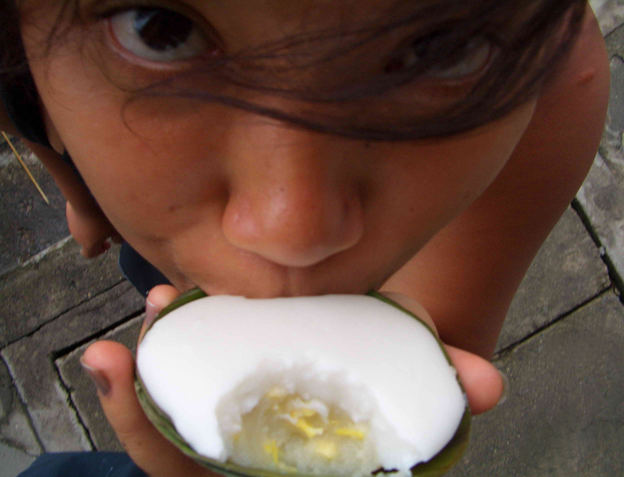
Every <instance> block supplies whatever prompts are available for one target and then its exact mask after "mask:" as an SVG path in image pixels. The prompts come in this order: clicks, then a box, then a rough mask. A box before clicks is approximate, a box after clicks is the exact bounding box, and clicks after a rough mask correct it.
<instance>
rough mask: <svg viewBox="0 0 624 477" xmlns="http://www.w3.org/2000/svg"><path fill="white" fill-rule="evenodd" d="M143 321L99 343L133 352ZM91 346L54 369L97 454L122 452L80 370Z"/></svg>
mask: <svg viewBox="0 0 624 477" xmlns="http://www.w3.org/2000/svg"><path fill="white" fill-rule="evenodd" d="M143 318H144V315H141V316H138V317H137V318H134V319H132V320H131V321H129V322H127V323H124V324H123V325H121V326H119V327H118V328H115V329H114V330H112V331H111V332H109V333H107V334H106V335H104V336H102V337H100V339H106V340H112V341H117V342H119V343H123V344H124V345H126V347H128V348H129V349H131V350H132V351H133V352H134V351H135V350H136V341H137V338H138V336H139V330H140V327H141V323H142V322H143ZM91 343H92V342H89V343H86V344H84V345H82V346H80V347H79V348H77V349H75V350H74V351H72V352H70V353H69V354H67V355H64V356H62V357H60V358H58V359H57V360H56V366H57V367H58V369H59V373H60V376H61V378H62V379H63V382H64V383H65V387H66V388H67V389H69V390H70V396H71V399H72V402H73V404H74V406H75V408H76V411H77V412H78V415H79V416H80V420H81V422H82V423H83V424H84V425H85V427H86V428H87V429H88V431H89V435H90V437H91V441H92V442H93V444H94V446H95V448H96V449H97V450H106V451H122V450H123V447H122V446H121V444H120V443H119V441H118V440H117V437H116V436H115V433H114V432H113V430H112V428H111V427H110V425H109V424H108V421H106V418H105V417H104V413H103V412H102V409H101V408H100V405H99V401H98V398H97V394H96V391H95V388H94V386H93V384H92V383H91V382H90V380H89V378H88V377H87V376H86V375H85V373H84V372H83V370H82V367H81V366H80V357H81V356H82V354H83V353H84V351H85V350H86V348H87V347H88V346H89V345H90V344H91Z"/></svg>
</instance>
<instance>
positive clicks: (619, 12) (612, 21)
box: [589, 0, 624, 35]
mask: <svg viewBox="0 0 624 477" xmlns="http://www.w3.org/2000/svg"><path fill="white" fill-rule="evenodd" d="M589 3H590V5H591V6H592V8H593V9H594V12H595V13H596V17H597V18H598V21H599V22H600V29H601V30H602V32H603V33H604V34H605V35H607V34H609V33H610V32H611V31H613V30H614V29H615V28H617V27H618V26H619V25H621V24H622V22H624V1H623V0H589Z"/></svg>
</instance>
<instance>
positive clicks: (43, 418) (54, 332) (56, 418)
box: [1, 282, 144, 451]
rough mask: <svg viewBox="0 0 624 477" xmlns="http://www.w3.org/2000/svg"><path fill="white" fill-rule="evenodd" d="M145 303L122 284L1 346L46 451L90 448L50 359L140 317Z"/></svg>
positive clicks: (131, 289) (127, 286)
mask: <svg viewBox="0 0 624 477" xmlns="http://www.w3.org/2000/svg"><path fill="white" fill-rule="evenodd" d="M143 305H144V300H143V298H142V297H141V296H140V295H139V294H138V293H137V292H136V290H135V289H134V288H133V287H132V286H131V285H130V284H129V283H127V282H123V283H121V284H119V285H117V286H115V287H113V288H112V289H111V290H108V291H106V292H104V293H102V294H100V295H97V296H95V297H93V298H91V299H90V300H89V301H88V302H86V303H84V304H83V305H81V306H79V307H76V308H74V309H72V310H70V311H69V312H67V313H65V314H63V315H61V316H60V317H58V318H57V319H55V320H53V321H52V322H50V323H48V324H46V325H44V326H43V327H42V328H41V329H39V330H38V331H37V332H36V333H34V334H32V335H30V336H27V337H25V338H22V339H20V340H19V341H16V342H15V343H13V344H11V345H9V346H7V347H6V348H5V349H4V350H2V353H1V354H2V357H3V358H4V360H5V362H6V363H7V365H8V367H9V370H10V372H11V376H12V377H13V380H14V382H15V385H16V387H17V389H18V391H19V393H20V396H21V398H22V400H23V402H24V403H25V405H26V406H27V408H28V412H29V414H30V417H31V420H32V423H33V426H34V429H35V432H36V434H37V436H38V438H39V440H40V441H41V443H42V444H43V447H44V449H45V450H46V451H62V450H77V449H90V448H91V447H92V445H91V442H90V441H89V439H88V435H87V433H86V432H85V430H84V428H83V426H82V425H81V423H80V421H79V418H78V416H77V415H76V412H75V410H74V409H73V408H72V407H71V406H70V405H69V404H68V403H69V396H68V393H67V390H66V389H65V388H64V387H63V385H62V383H61V381H60V380H59V375H58V372H57V368H56V366H55V364H54V359H55V358H56V357H58V356H60V355H63V354H66V353H67V352H68V350H70V349H74V348H76V347H77V346H79V345H80V344H82V343H84V342H86V341H89V340H91V339H94V338H96V337H97V336H99V335H101V334H102V333H104V332H106V331H107V330H110V329H113V328H115V327H117V326H119V325H120V324H121V323H123V322H125V321H127V320H128V319H130V318H132V317H134V316H136V315H138V314H139V312H140V311H141V310H142V309H143Z"/></svg>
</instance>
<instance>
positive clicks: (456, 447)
mask: <svg viewBox="0 0 624 477" xmlns="http://www.w3.org/2000/svg"><path fill="white" fill-rule="evenodd" d="M368 295H369V296H372V297H373V298H377V299H378V300H381V301H383V302H385V303H387V304H389V305H391V306H394V307H395V308H398V309H400V310H401V311H403V312H404V313H407V314H408V315H409V316H411V317H413V318H414V319H416V320H418V321H419V322H421V323H422V324H423V325H424V326H425V327H426V328H427V329H428V330H429V331H430V332H431V334H432V336H433V337H434V338H435V339H436V341H437V342H438V344H439V346H440V349H441V350H442V352H443V353H444V356H445V358H446V360H447V361H448V363H449V364H451V365H452V363H451V359H450V357H449V355H448V354H447V352H446V350H445V349H444V346H443V345H442V342H441V341H440V340H439V338H438V337H437V336H436V334H435V333H434V332H433V331H432V330H431V328H429V326H428V325H427V324H426V323H425V322H424V321H423V320H422V319H420V318H419V317H418V316H416V315H414V314H413V313H412V312H411V311H409V310H407V309H405V308H403V307H402V306H401V305H399V304H397V303H395V302H394V301H392V300H390V299H389V298H387V297H385V296H384V295H382V294H380V293H377V292H370V293H368ZM205 296H207V295H206V294H205V293H204V292H203V291H201V290H199V289H194V290H190V291H188V292H186V293H184V294H182V295H180V296H179V297H178V298H177V299H176V300H175V301H174V302H173V303H171V304H170V305H169V306H167V307H166V308H164V309H163V310H162V311H161V312H160V314H159V315H158V317H157V318H156V319H155V320H154V322H153V323H152V324H151V325H150V327H151V326H153V324H154V323H155V322H156V321H158V320H160V319H161V318H163V317H164V316H165V315H167V314H168V313H170V312H172V311H173V310H175V309H177V308H180V307H181V306H184V305H186V304H187V303H189V302H191V301H194V300H197V299H199V298H203V297H205ZM148 329H149V327H148ZM146 332H147V331H146ZM458 382H459V385H460V386H461V382H460V381H459V379H458ZM134 384H135V390H136V394H137V398H138V400H139V403H140V404H141V407H142V408H143V411H144V412H145V414H146V416H147V418H148V419H149V420H150V421H151V422H152V424H154V426H155V427H156V428H157V429H158V430H159V431H160V433H161V434H162V435H163V436H165V437H166V438H167V439H168V440H169V441H170V442H171V443H173V444H174V445H175V446H176V447H177V448H178V449H180V450H181V451H182V452H183V453H184V454H186V455H187V456H189V457H191V458H192V459H194V460H195V461H196V462H198V463H199V464H201V465H203V466H205V467H208V468H210V469H212V470H214V471H215V472H217V473H220V474H222V475H227V476H232V477H275V476H281V475H288V476H291V477H292V476H293V475H297V476H298V477H318V476H308V475H304V474H292V473H291V474H282V473H279V472H275V471H268V470H263V469H253V468H249V467H243V466H239V465H236V464H234V463H230V462H220V461H217V460H214V459H210V458H208V457H205V456H202V455H200V454H198V453H197V452H195V451H194V450H193V449H192V447H191V446H190V445H189V444H188V442H186V441H185V440H184V439H183V438H182V437H181V436H180V435H179V434H178V433H177V432H176V430H175V427H174V425H173V423H172V422H171V420H170V419H169V417H168V416H167V415H166V414H165V413H163V412H162V411H161V410H160V409H159V408H158V406H157V405H156V403H155V402H154V400H153V399H152V398H151V396H150V395H149V393H148V392H147V390H146V388H145V385H144V384H143V381H142V380H141V377H140V376H139V374H138V372H137V373H136V374H135V383H134ZM462 390H463V386H462ZM471 418H472V416H471V413H470V408H469V407H468V405H466V409H465V411H464V414H463V416H462V419H461V421H460V423H459V426H458V427H457V430H456V431H455V435H454V436H453V438H452V439H451V440H450V441H449V442H448V444H446V446H444V448H443V449H442V450H441V451H440V452H439V453H438V454H436V455H435V456H434V457H433V458H432V459H430V460H429V461H428V462H423V463H421V464H417V465H415V466H414V467H412V469H411V471H412V477H437V476H440V475H443V474H445V473H446V472H448V471H449V470H450V469H451V468H452V467H453V466H454V465H455V464H456V463H457V462H458V461H459V459H460V458H461V457H462V455H463V454H464V452H465V450H466V448H467V447H468V441H469V439H470V423H471ZM384 474H389V475H392V474H391V473H390V472H379V473H377V474H376V475H384Z"/></svg>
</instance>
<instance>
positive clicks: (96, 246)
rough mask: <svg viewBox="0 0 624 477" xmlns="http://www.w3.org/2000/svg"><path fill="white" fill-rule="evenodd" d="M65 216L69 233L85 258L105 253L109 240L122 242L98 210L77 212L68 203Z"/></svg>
mask: <svg viewBox="0 0 624 477" xmlns="http://www.w3.org/2000/svg"><path fill="white" fill-rule="evenodd" d="M65 215H66V217H67V225H68V227H69V232H70V233H71V234H72V236H73V237H74V239H75V240H76V242H78V244H79V245H80V246H81V247H82V248H81V250H80V253H81V254H82V255H83V256H84V257H86V258H93V257H96V256H98V255H100V254H102V253H104V252H106V251H107V250H108V249H109V248H110V246H111V242H110V240H112V241H113V242H115V243H121V241H122V239H121V236H120V235H119V233H118V232H117V231H116V230H115V228H114V227H113V226H112V225H111V223H110V222H109V221H108V219H107V218H106V217H105V216H104V214H103V213H102V211H101V210H99V209H96V210H91V209H90V210H89V212H84V211H79V210H78V209H76V208H75V207H74V206H73V205H72V204H71V203H70V202H69V201H68V202H67V204H66V208H65Z"/></svg>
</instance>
